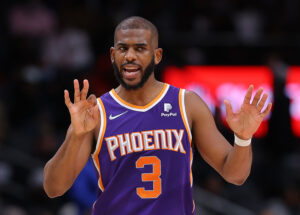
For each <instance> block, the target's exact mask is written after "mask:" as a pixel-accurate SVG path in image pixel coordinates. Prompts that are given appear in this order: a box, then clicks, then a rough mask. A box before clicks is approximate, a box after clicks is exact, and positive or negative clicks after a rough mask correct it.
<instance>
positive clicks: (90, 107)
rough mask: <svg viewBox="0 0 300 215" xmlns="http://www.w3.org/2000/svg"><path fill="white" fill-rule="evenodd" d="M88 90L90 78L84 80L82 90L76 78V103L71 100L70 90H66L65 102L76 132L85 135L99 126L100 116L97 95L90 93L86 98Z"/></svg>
mask: <svg viewBox="0 0 300 215" xmlns="http://www.w3.org/2000/svg"><path fill="white" fill-rule="evenodd" d="M88 90H89V82H88V80H84V81H83V88H82V90H81V91H80V89H79V82H78V80H77V79H75V80H74V103H72V102H71V100H70V96H69V91H68V90H65V91H64V94H65V104H66V106H67V107H68V109H69V112H70V115H71V124H72V126H73V129H74V134H75V135H78V136H81V135H84V134H86V133H88V132H89V131H91V130H93V129H94V128H95V127H96V126H97V123H98V122H99V118H100V112H99V109H98V106H97V100H96V97H95V95H90V96H89V97H88V99H86V97H87V93H88Z"/></svg>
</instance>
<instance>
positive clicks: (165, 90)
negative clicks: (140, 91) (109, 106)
mask: <svg viewBox="0 0 300 215" xmlns="http://www.w3.org/2000/svg"><path fill="white" fill-rule="evenodd" d="M169 87H170V85H169V84H167V86H166V88H165V89H164V92H163V93H162V95H161V96H160V97H159V98H157V99H156V101H155V102H154V103H153V104H152V105H150V106H149V107H147V108H134V107H131V106H129V105H127V104H124V103H123V102H122V101H120V100H119V99H118V98H117V97H116V96H115V95H114V94H113V93H112V91H109V94H110V96H111V97H112V98H113V99H114V100H115V101H116V102H117V103H119V105H121V106H123V107H125V108H127V109H130V110H133V111H138V112H146V111H148V110H150V109H151V108H153V107H154V106H155V105H156V104H158V103H159V102H160V101H161V100H162V99H163V98H164V96H165V95H166V93H167V92H168V90H169Z"/></svg>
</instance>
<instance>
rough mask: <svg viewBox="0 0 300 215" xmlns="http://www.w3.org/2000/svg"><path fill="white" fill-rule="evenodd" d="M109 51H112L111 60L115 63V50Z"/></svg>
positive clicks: (111, 48) (112, 48)
mask: <svg viewBox="0 0 300 215" xmlns="http://www.w3.org/2000/svg"><path fill="white" fill-rule="evenodd" d="M109 51H110V60H111V62H112V63H113V62H115V57H114V56H115V48H114V47H110V49H109Z"/></svg>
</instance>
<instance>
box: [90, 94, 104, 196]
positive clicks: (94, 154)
mask: <svg viewBox="0 0 300 215" xmlns="http://www.w3.org/2000/svg"><path fill="white" fill-rule="evenodd" d="M97 105H98V108H99V111H100V129H99V134H98V139H97V144H96V148H95V150H94V153H93V154H92V158H93V162H94V165H95V167H96V169H97V171H98V174H99V179H100V180H101V183H100V180H98V187H99V189H100V190H101V191H102V192H103V191H104V187H103V185H102V178H101V172H100V167H99V166H98V163H97V161H96V159H97V156H98V155H99V153H100V150H101V149H99V147H100V145H101V146H102V143H101V137H102V136H103V134H104V132H105V129H104V127H105V126H106V125H105V123H106V122H105V121H106V120H105V119H104V117H106V116H105V114H104V110H103V109H102V106H101V105H100V102H99V100H98V99H97Z"/></svg>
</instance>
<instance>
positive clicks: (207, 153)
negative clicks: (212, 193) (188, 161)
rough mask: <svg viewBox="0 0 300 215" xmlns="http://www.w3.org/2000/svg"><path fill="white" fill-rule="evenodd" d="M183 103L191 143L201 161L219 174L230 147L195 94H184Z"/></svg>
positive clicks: (206, 108) (208, 111)
mask: <svg viewBox="0 0 300 215" xmlns="http://www.w3.org/2000/svg"><path fill="white" fill-rule="evenodd" d="M185 102H186V110H187V114H188V116H189V120H190V122H191V130H192V135H193V142H194V144H195V146H196V148H197V150H198V151H199V153H200V154H201V156H202V157H203V159H204V160H205V161H206V162H207V163H208V164H209V165H211V166H212V167H213V168H214V169H216V170H217V171H218V172H219V173H220V174H221V172H222V168H223V165H224V163H225V160H226V157H227V155H228V153H229V151H230V150H231V148H232V146H231V145H230V143H229V142H228V141H227V140H226V139H225V138H224V136H223V135H222V134H221V133H220V132H219V130H218V129H217V127H216V124H215V121H214V118H213V116H212V114H211V112H210V110H209V109H208V107H207V105H206V104H205V103H204V101H203V100H202V99H201V98H200V97H199V96H198V95H197V94H195V93H194V92H186V100H185Z"/></svg>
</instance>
